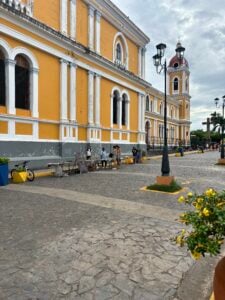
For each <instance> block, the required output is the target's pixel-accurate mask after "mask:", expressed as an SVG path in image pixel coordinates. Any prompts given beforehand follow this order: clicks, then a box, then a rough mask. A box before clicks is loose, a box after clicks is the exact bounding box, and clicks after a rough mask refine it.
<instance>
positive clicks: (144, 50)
mask: <svg viewBox="0 0 225 300" xmlns="http://www.w3.org/2000/svg"><path fill="white" fill-rule="evenodd" d="M145 56H146V48H143V57H142V59H143V63H142V78H143V79H145Z"/></svg>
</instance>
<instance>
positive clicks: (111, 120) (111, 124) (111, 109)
mask: <svg viewBox="0 0 225 300" xmlns="http://www.w3.org/2000/svg"><path fill="white" fill-rule="evenodd" d="M110 127H111V128H113V94H111V108H110ZM111 140H112V138H111Z"/></svg>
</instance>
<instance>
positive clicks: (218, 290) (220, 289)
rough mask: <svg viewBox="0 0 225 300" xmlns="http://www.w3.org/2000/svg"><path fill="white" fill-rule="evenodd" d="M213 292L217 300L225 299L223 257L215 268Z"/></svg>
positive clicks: (224, 261)
mask: <svg viewBox="0 0 225 300" xmlns="http://www.w3.org/2000/svg"><path fill="white" fill-rule="evenodd" d="M213 291H214V299H215V300H224V297H225V257H223V258H222V259H221V260H220V261H219V262H218V264H217V266H216V268H215V274H214V281H213Z"/></svg>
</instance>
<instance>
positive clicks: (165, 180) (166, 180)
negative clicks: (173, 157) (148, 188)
mask: <svg viewBox="0 0 225 300" xmlns="http://www.w3.org/2000/svg"><path fill="white" fill-rule="evenodd" d="M174 179H175V178H174V176H157V177H156V184H160V185H170V184H171V183H172V182H173V181H174Z"/></svg>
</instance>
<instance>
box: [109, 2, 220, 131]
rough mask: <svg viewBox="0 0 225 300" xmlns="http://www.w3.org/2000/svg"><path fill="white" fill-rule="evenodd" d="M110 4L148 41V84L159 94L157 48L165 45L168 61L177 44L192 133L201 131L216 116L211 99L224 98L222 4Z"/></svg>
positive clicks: (160, 87) (161, 82) (160, 85)
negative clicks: (185, 73)
mask: <svg viewBox="0 0 225 300" xmlns="http://www.w3.org/2000/svg"><path fill="white" fill-rule="evenodd" d="M112 1H113V3H115V4H116V5H117V6H118V7H119V8H120V9H121V10H122V11H123V12H124V13H125V14H126V15H128V16H129V18H130V19H131V20H132V21H134V22H135V24H136V25H137V26H138V27H139V28H140V29H142V30H143V31H144V32H145V33H146V34H147V35H148V36H149V38H150V40H151V42H150V44H149V45H148V47H147V50H148V51H147V80H148V81H150V82H151V83H152V84H153V86H154V87H156V88H158V89H160V90H163V77H162V75H157V74H156V71H155V68H154V66H153V63H152V56H153V55H154V54H155V52H156V51H155V45H157V44H158V43H160V42H163V43H165V44H167V51H166V58H167V59H170V58H171V57H172V56H173V55H174V54H175V51H174V50H175V47H176V43H177V41H178V39H180V40H181V42H182V45H183V46H184V47H185V48H186V51H185V57H186V58H187V60H188V62H189V65H190V72H191V77H190V94H191V96H192V98H191V121H192V127H191V129H192V130H194V129H201V128H203V126H202V124H201V123H202V121H203V120H205V119H206V118H207V117H208V116H209V115H210V113H212V112H214V111H215V105H214V99H215V98H216V97H219V98H221V97H222V96H223V95H225V0H213V1H212V0H139V1H136V0H112ZM160 76H161V77H160ZM221 101H222V100H221ZM218 112H221V108H220V109H219V110H218Z"/></svg>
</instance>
